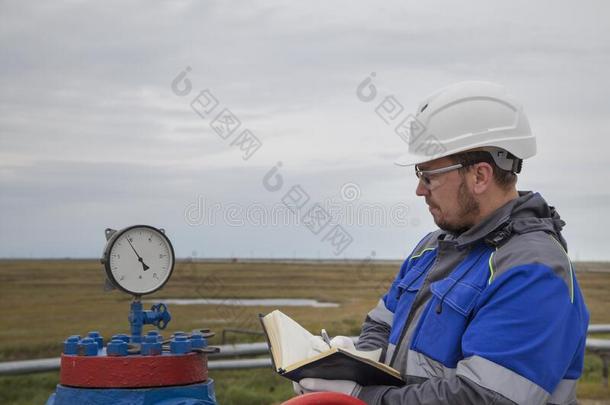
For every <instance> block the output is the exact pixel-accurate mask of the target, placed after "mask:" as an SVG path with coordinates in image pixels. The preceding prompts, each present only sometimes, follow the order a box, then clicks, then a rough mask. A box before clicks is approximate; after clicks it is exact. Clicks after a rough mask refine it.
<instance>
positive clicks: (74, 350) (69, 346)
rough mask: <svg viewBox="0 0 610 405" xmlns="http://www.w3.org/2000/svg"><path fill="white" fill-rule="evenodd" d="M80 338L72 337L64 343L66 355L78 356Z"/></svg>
mask: <svg viewBox="0 0 610 405" xmlns="http://www.w3.org/2000/svg"><path fill="white" fill-rule="evenodd" d="M79 341H80V336H78V335H72V336H70V337H68V338H67V339H66V340H65V341H64V354H71V355H74V354H78V343H79Z"/></svg>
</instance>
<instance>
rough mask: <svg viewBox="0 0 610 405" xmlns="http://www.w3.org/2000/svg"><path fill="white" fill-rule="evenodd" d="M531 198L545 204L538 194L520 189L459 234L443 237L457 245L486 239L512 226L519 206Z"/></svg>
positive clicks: (524, 204)
mask: <svg viewBox="0 0 610 405" xmlns="http://www.w3.org/2000/svg"><path fill="white" fill-rule="evenodd" d="M532 199H536V200H537V199H539V200H540V201H536V203H537V204H536V205H538V204H544V205H545V206H546V202H545V201H544V199H542V197H541V196H540V194H538V193H532V192H531V191H520V192H519V197H517V198H515V199H513V200H511V201H509V202H507V203H506V204H504V205H503V206H501V207H500V208H498V209H497V210H495V211H494V212H492V213H491V214H490V215H488V216H487V217H486V218H484V219H483V220H482V221H481V222H479V223H478V224H476V225H475V226H473V227H472V228H470V229H469V230H467V231H466V232H464V233H462V234H460V235H451V236H450V237H446V238H445V239H446V240H453V241H454V243H455V244H456V245H457V246H458V247H462V246H465V245H469V244H472V243H474V242H477V241H480V240H482V239H486V238H488V237H489V236H490V235H491V234H493V233H494V232H496V231H501V230H503V229H505V228H508V227H512V223H513V220H512V217H514V216H515V214H517V212H518V211H520V210H519V207H522V206H527V205H528V202H530V201H531V200H532Z"/></svg>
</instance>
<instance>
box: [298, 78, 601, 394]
mask: <svg viewBox="0 0 610 405" xmlns="http://www.w3.org/2000/svg"><path fill="white" fill-rule="evenodd" d="M415 118H416V120H415V121H414V124H413V125H412V127H411V129H412V133H411V139H410V141H411V142H410V145H409V151H410V155H409V157H408V159H406V160H404V159H403V160H402V161H401V162H400V163H399V164H401V165H405V166H408V165H414V166H415V173H416V175H417V177H418V179H419V184H418V186H417V189H416V194H417V195H418V196H421V197H424V199H425V202H426V204H427V205H428V207H429V211H430V214H431V215H432V217H433V218H434V222H435V223H436V225H438V227H439V228H440V229H439V230H437V231H435V232H432V233H430V234H428V235H427V236H425V237H424V238H423V239H422V240H421V241H420V242H419V243H418V245H417V246H416V247H415V249H414V250H413V252H412V253H411V255H410V256H409V257H408V258H407V260H406V261H405V262H404V264H403V265H402V267H401V269H400V272H399V273H398V275H397V276H396V279H395V280H394V282H393V283H392V285H391V287H390V288H389V290H388V292H387V293H386V294H385V295H384V296H383V298H382V299H381V300H380V301H379V304H378V305H377V307H376V308H374V309H373V310H372V311H371V312H369V314H368V316H367V317H366V320H365V322H364V325H363V327H362V332H361V334H360V337H359V341H358V349H361V350H374V349H379V348H381V349H382V353H383V354H382V358H381V360H382V361H384V362H385V363H386V364H389V365H390V366H392V367H394V368H396V369H397V370H399V371H400V372H401V374H402V376H403V377H404V379H405V381H406V383H407V385H405V386H404V387H389V386H364V387H361V386H359V385H358V384H356V383H354V382H352V381H337V380H321V379H304V380H301V382H300V386H301V387H300V389H301V391H302V392H304V391H338V392H343V393H346V394H349V395H352V396H357V397H358V398H360V399H362V400H363V401H365V402H366V403H367V404H392V405H397V404H410V405H412V404H513V403H517V404H544V403H552V404H572V403H576V397H575V392H576V381H577V379H578V378H579V377H580V375H581V373H582V368H583V357H584V350H585V339H586V332H587V326H588V319H589V315H588V312H587V309H586V307H585V304H584V301H583V297H582V294H581V292H580V289H579V287H578V283H577V282H576V276H575V274H574V270H573V268H572V265H571V263H570V260H569V258H568V256H567V253H566V249H567V248H566V242H565V240H564V239H563V237H562V236H561V229H562V227H563V225H564V222H563V221H562V220H561V219H560V217H559V214H558V213H557V212H556V211H555V209H554V208H553V207H551V206H549V205H547V203H546V202H545V200H544V199H543V198H542V197H541V196H540V194H538V193H532V192H517V189H516V181H517V173H519V172H520V171H521V165H522V161H523V159H527V158H529V157H532V156H533V155H534V154H535V153H536V143H535V138H534V136H533V135H532V134H531V132H530V128H529V123H528V121H527V118H526V116H525V114H524V113H523V110H522V108H521V106H520V105H519V104H518V103H517V102H516V101H515V100H513V99H512V98H511V97H509V96H508V95H507V94H506V92H505V90H504V88H503V87H502V86H499V85H496V84H492V83H486V82H463V83H458V84H455V85H452V86H449V87H447V88H444V89H442V90H440V91H438V92H437V93H435V94H433V95H432V96H430V97H428V98H427V99H426V100H425V101H424V102H423V103H422V104H421V105H420V107H419V108H418V112H417V115H416V117H415ZM430 150H434V151H435V154H434V155H430V153H429V151H430Z"/></svg>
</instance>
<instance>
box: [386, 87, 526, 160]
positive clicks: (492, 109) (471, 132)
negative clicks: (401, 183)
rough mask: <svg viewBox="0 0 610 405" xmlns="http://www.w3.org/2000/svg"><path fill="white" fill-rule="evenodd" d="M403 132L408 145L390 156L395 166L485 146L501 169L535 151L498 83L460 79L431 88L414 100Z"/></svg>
mask: <svg viewBox="0 0 610 405" xmlns="http://www.w3.org/2000/svg"><path fill="white" fill-rule="evenodd" d="M396 131H397V133H398V132H399V128H397V129H396ZM406 131H407V132H408V144H409V150H408V154H407V155H405V156H403V157H402V158H400V159H399V160H398V161H396V164H397V165H399V166H412V165H416V164H421V163H424V162H429V161H431V160H434V159H438V158H441V157H444V156H449V155H452V154H454V153H458V152H464V151H467V150H470V149H486V150H489V151H490V152H492V156H493V157H494V159H495V160H496V163H499V165H500V167H502V168H505V167H510V166H511V165H512V161H513V158H515V157H516V158H517V159H514V160H515V162H517V161H519V162H520V160H521V159H527V158H529V157H532V156H534V155H535V154H536V138H535V137H534V136H533V135H532V133H531V130H530V126H529V122H528V120H527V117H526V116H525V114H524V112H523V108H522V107H521V105H520V104H519V103H518V102H517V101H516V100H514V99H513V98H511V97H509V96H508V95H507V92H506V89H505V88H504V86H501V85H499V84H495V83H490V82H479V81H468V82H460V83H456V84H453V85H451V86H448V87H445V88H443V89H441V90H439V91H437V92H436V93H434V94H432V95H431V96H429V97H428V98H426V99H425V100H424V101H423V102H422V103H421V104H420V106H419V108H418V109H417V114H416V115H415V117H414V119H412V120H411V121H410V123H409V128H406ZM494 151H495V152H496V153H493V152H494ZM504 151H506V152H509V154H507V153H506V152H504ZM511 155H512V156H511ZM507 159H508V162H507ZM513 167H515V166H513Z"/></svg>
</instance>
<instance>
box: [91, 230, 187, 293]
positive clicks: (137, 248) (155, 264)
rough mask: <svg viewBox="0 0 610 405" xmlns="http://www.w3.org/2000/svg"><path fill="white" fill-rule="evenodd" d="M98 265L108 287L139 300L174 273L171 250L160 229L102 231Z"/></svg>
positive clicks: (159, 286) (161, 285)
mask: <svg viewBox="0 0 610 405" xmlns="http://www.w3.org/2000/svg"><path fill="white" fill-rule="evenodd" d="M106 239H107V243H106V248H105V249H104V256H103V257H102V263H103V264H104V267H105V269H106V275H107V276H108V280H109V281H110V283H111V284H112V286H114V287H117V288H119V289H121V290H123V291H125V292H128V293H130V294H133V295H136V296H140V295H144V294H150V293H153V292H155V291H157V290H159V289H160V288H161V287H163V285H164V284H165V283H166V282H167V281H168V280H169V278H170V276H171V274H172V271H173V269H174V263H175V260H174V248H173V247H172V244H171V242H170V241H169V239H168V238H167V236H165V231H164V230H163V229H157V228H154V227H152V226H148V225H134V226H130V227H127V228H125V229H121V230H120V231H115V230H113V229H106Z"/></svg>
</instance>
